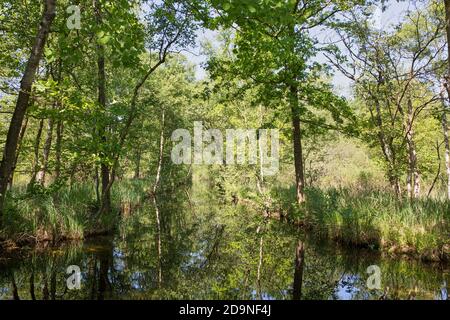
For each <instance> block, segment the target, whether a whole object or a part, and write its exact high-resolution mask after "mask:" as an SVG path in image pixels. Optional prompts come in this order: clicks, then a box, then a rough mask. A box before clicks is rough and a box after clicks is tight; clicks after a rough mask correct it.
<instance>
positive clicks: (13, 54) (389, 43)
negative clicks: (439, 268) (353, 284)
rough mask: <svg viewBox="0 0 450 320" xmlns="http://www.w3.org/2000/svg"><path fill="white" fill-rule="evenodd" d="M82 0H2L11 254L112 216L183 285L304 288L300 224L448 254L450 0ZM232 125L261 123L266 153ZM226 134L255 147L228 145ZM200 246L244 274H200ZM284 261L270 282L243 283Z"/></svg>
mask: <svg viewBox="0 0 450 320" xmlns="http://www.w3.org/2000/svg"><path fill="white" fill-rule="evenodd" d="M72 2H74V1H71V0H39V1H36V0H33V1H31V0H24V1H15V0H14V1H12V0H0V146H1V150H2V153H1V154H2V158H1V162H0V251H1V254H0V259H1V257H2V255H3V254H5V255H6V254H9V253H10V249H17V248H23V247H32V246H34V245H35V246H36V247H40V246H41V245H44V246H45V245H49V244H50V245H54V246H57V245H62V244H63V243H64V242H65V241H66V242H69V240H84V241H87V240H88V238H93V237H97V236H105V235H107V236H109V237H112V238H114V241H116V240H117V239H120V241H119V242H120V245H119V246H120V250H121V251H123V252H127V253H128V254H130V255H132V256H133V255H134V254H136V257H134V256H133V263H135V264H136V265H137V266H139V268H141V266H142V268H150V269H152V272H153V273H152V275H151V277H153V279H154V283H153V284H154V285H156V287H158V289H157V290H167V291H158V292H157V293H155V294H154V295H152V294H150V296H151V297H165V298H166V297H177V298H178V297H189V298H190V297H194V295H192V292H188V291H185V290H184V289H185V288H184V286H193V287H195V283H194V282H195V281H206V282H207V283H208V284H209V285H210V287H209V288H208V289H205V288H200V287H199V288H198V289H199V290H200V291H199V292H201V294H199V295H200V296H201V297H207V298H210V297H218V298H226V297H232V298H239V297H244V298H251V297H258V298H262V297H263V294H264V292H266V293H267V292H269V291H270V295H271V296H275V297H277V298H285V297H286V296H287V295H288V294H287V293H286V292H287V291H286V292H284V291H281V290H285V289H286V288H288V287H289V285H288V282H289V281H291V279H290V278H288V277H287V276H286V275H287V274H288V272H289V271H292V270H291V269H292V265H291V264H290V263H291V262H292V258H293V257H291V255H292V254H291V253H293V252H294V250H297V253H298V255H299V256H296V259H297V261H300V260H302V258H301V254H304V247H303V245H302V244H299V245H298V247H296V245H297V243H298V240H299V239H297V237H298V238H301V240H302V241H303V240H304V241H309V240H310V238H314V240H311V243H315V241H319V240H320V241H322V240H325V239H326V240H333V241H335V242H338V243H340V244H344V245H345V246H348V247H350V248H358V250H360V249H361V248H364V249H369V251H373V252H372V254H374V253H375V254H388V255H389V254H392V255H408V256H409V257H414V258H418V259H417V260H419V259H421V260H423V261H425V260H426V261H433V262H441V263H442V265H444V264H446V263H448V261H449V255H450V138H449V124H448V116H449V114H450V57H449V51H450V50H449V49H450V45H449V40H450V0H423V1H422V0H421V1H412V0H411V1H406V0H405V1H393V0H392V1H387V0H386V1H381V4H380V1H372V0H346V1H341V0H307V1H296V0H285V1H280V0H163V1H152V0H131V1H125V0H122V1H116V0H79V1H75V2H74V3H72ZM72 5H74V6H75V9H74V7H71V8H72V9H73V10H69V11H67V10H66V9H68V8H69V7H70V6H72ZM78 9H79V14H78V11H77V10H78ZM397 11H398V12H399V13H398V14H397V13H396V12H397ZM384 14H386V15H390V16H391V17H392V16H395V18H393V19H391V20H392V21H391V22H390V23H386V24H384V22H385V19H383V18H382V17H381V18H380V15H381V16H383V15H384ZM77 21H79V22H80V24H77V23H76V22H77ZM380 23H381V25H380ZM202 35H203V36H202ZM199 122H201V123H202V125H203V128H202V130H203V131H202V132H203V133H202V136H201V137H200V140H201V141H200V143H201V144H202V146H201V148H198V145H197V143H198V140H196V139H197V138H198V137H196V126H195V125H194V123H199ZM179 129H181V132H183V134H184V135H182V136H181V137H182V138H184V136H188V137H191V138H192V139H191V140H189V143H188V145H189V146H190V147H192V148H191V149H189V148H188V149H189V152H190V154H188V153H186V154H187V156H186V155H185V154H184V153H183V156H184V157H183V159H182V160H183V161H179V162H178V163H177V161H175V160H174V157H175V156H174V154H173V153H174V152H173V150H174V146H178V144H177V143H180V141H177V139H176V138H175V137H174V135H173V134H174V132H178V133H180V130H179ZM211 129H216V130H215V131H211ZM230 129H234V130H237V129H246V130H247V129H248V130H254V131H252V132H254V133H255V136H254V140H255V141H253V142H255V145H253V147H255V146H256V147H258V148H256V147H255V148H253V149H254V151H255V150H256V149H258V150H256V151H255V153H253V155H255V154H257V155H258V156H256V157H255V159H254V158H252V160H254V161H250V160H251V159H250V158H251V155H252V154H251V151H252V150H253V149H252V148H250V147H249V148H247V149H246V150H244V151H243V152H242V153H241V154H239V150H238V148H237V147H236V148H234V147H232V148H229V150H228V147H230V145H231V143H232V142H230V141H228V139H225V138H226V137H227V135H228V134H227V130H230ZM269 129H270V130H271V132H272V133H273V135H272V136H271V137H274V136H276V137H278V138H279V139H278V140H276V139H274V140H270V139H269V140H267V141H270V142H267V143H264V138H267V137H266V136H265V133H267V132H268V131H263V130H269ZM207 130H210V131H207ZM218 132H219V133H218ZM197 135H198V134H197ZM218 137H219V138H218ZM222 138H223V139H222ZM247 138H248V139H247ZM247 138H245V137H244V138H243V142H244V143H247V144H246V146H248V145H249V144H250V143H251V142H252V141H251V140H252V139H251V137H250V136H249V137H247ZM194 140H195V141H194ZM183 141H184V140H183ZM218 141H220V143H218ZM277 142H279V150H278V151H279V152H278V154H277V155H276V156H274V157H275V158H276V159H275V160H276V161H275V160H274V161H273V162H271V164H272V165H274V164H275V163H276V165H277V167H276V169H279V170H278V171H276V172H275V174H272V175H271V174H267V173H266V172H265V171H264V168H265V167H264V166H265V165H267V163H265V162H264V161H263V157H262V156H261V154H264V152H265V151H267V154H269V149H270V151H273V150H274V149H275V146H277ZM210 143H211V144H210ZM211 146H213V147H215V148H210V147H211ZM206 147H209V148H206ZM198 149H201V150H202V152H198ZM263 149H264V151H263ZM205 150H206V151H205ZM211 150H214V152H210V154H209V156H211V155H212V154H213V153H214V156H217V154H220V152H221V151H223V152H222V153H223V154H227V156H228V155H229V156H230V157H231V156H239V155H242V156H245V157H244V158H246V159H244V160H245V161H242V163H234V161H233V162H229V161H228V159H222V158H220V159H218V160H217V158H214V159H215V160H216V161H211V162H213V163H212V164H208V163H206V162H207V161H205V159H206V160H207V159H208V154H207V153H208V151H211ZM191 155H193V156H192V157H191ZM178 156H179V155H178ZM211 158H212V157H211ZM225 158H226V157H225ZM198 159H200V160H201V161H197V160H198ZM199 162H200V163H202V164H200V163H199ZM205 163H206V164H205ZM278 165H279V168H278ZM277 220H278V221H277ZM280 221H282V222H283V223H280ZM240 229H244V230H245V232H240V231H239V230H240ZM277 233H278V235H276V234H277ZM266 234H267V235H269V236H268V237H267V238H270V239H272V240H273V241H272V242H271V243H267V244H264V245H267V246H268V247H269V248H270V249H266V250H271V251H273V255H270V256H269V258H267V260H265V264H266V265H265V267H264V266H263V258H262V257H261V256H262V255H263V254H262V253H261V250H262V247H263V244H262V243H263V242H264V241H263V235H264V237H265V235H266ZM136 238H137V239H138V240H139V241H142V242H146V244H145V245H147V246H148V247H149V248H151V249H152V250H153V253H152V255H151V256H150V257H147V256H145V254H144V253H141V252H137V253H134V252H133V249H134V247H133V246H135V245H136V244H134V242H133V241H135V239H136ZM222 238H226V239H225V240H220V239H222ZM110 240H111V239H110ZM111 241H112V240H111ZM184 241H186V242H184ZM221 241H223V242H224V244H223V245H222V246H221ZM150 242H151V243H150ZM205 243H207V245H205ZM255 244H256V245H255ZM145 245H144V248H139V247H137V248H136V251H145V250H147V249H149V248H147V247H145ZM328 245H330V244H328ZM335 245H336V247H334V246H335ZM114 246H115V244H111V243H109V244H108V248H107V251H108V254H107V255H108V259H111V258H110V256H112V253H111V251H112V250H113V247H114ZM136 246H138V245H136ZM203 246H206V247H203ZM258 246H259V247H258ZM314 246H315V245H312V247H314ZM339 246H340V245H338V244H336V243H334V244H333V245H332V247H333V248H339ZM219 248H220V250H223V251H221V252H220V253H219ZM278 249H279V250H280V252H276V251H277V250H278ZM80 250H81V252H80ZM306 250H308V249H306ZM320 250H321V248H320V246H318V247H317V248H314V249H311V254H310V258H309V259H311V261H315V260H317V261H319V260H321V258H320V257H318V255H320ZM336 250H340V249H336ZM355 250H356V249H355ZM19 251H20V250H19ZM82 251H83V249H76V250H74V252H75V253H74V254H73V257H69V258H67V259H66V260H67V261H69V260H71V259H75V260H76V259H85V254H84V253H83V252H82ZM288 251H289V252H290V253H289V252H288ZM199 252H200V253H199ZM139 254H142V256H140V255H139ZM215 254H217V256H221V255H222V256H221V257H223V258H224V259H225V260H226V261H227V263H225V264H224V265H223V266H220V265H219V264H215V263H214V261H211V259H210V258H213V257H214V256H215ZM277 254H279V255H280V257H278V256H277ZM188 255H192V257H191V258H192V259H193V260H195V255H197V256H201V257H203V258H204V261H196V262H195V268H193V271H192V273H195V272H197V271H199V270H203V269H204V268H207V267H206V265H207V264H209V263H211V265H212V266H211V268H214V274H219V273H221V272H222V273H224V274H226V276H224V278H222V279H220V281H219V280H217V279H216V278H214V279H212V278H211V279H210V278H209V277H208V275H209V274H208V273H207V272H206V273H201V272H200V275H198V278H197V276H193V277H191V278H190V277H188V276H186V275H185V274H184V273H183V270H178V269H181V268H182V266H187V267H186V268H187V269H189V263H191V262H192V261H189V259H188V258H187V256H188ZM205 255H206V258H205V257H204V256H205ZM239 255H241V256H239ZM306 255H308V252H307V253H306ZM164 257H167V259H169V258H170V259H172V260H170V259H169V260H170V261H165V260H164ZM255 257H256V258H255ZM96 258H97V257H96ZM96 258H95V259H96ZM98 258H99V260H101V261H102V262H101V264H102V265H103V267H101V266H100V268H104V265H105V264H107V265H108V266H109V265H110V261H109V260H108V259H106V258H104V256H103V255H102V256H101V258H100V257H98ZM146 258H148V259H150V261H151V263H150V264H146V262H143V261H140V259H146ZM278 258H279V259H280V261H282V263H281V264H280V266H277V263H276V262H277V259H278ZM89 259H90V258H89ZM89 259H88V260H89ZM95 259H94V261H95V262H94V265H95V268H97V260H95ZM333 259H336V260H339V257H334V258H333ZM63 260H64V259H63ZM66 260H64V261H66ZM0 261H1V260H0ZM83 261H84V260H83ZM108 261H109V262H108ZM322 262H323V261H321V262H320V263H322ZM335 262H336V261H333V263H335ZM203 263H204V265H203ZM417 263H419V261H417ZM166 264H167V265H168V266H169V267H170V268H169V269H168V270H169V271H167V272H168V273H170V276H168V275H167V274H166V275H164V272H166V271H163V270H164V267H166ZM240 264H242V266H244V267H242V266H241V265H240ZM298 264H299V265H301V268H303V262H302V263H300V262H298ZM327 264H328V262H326V263H323V264H322V265H327ZM233 265H240V267H239V268H237V269H236V271H235V273H228V271H227V270H228V269H232V266H233ZM95 268H94V269H95ZM264 268H266V269H264ZM308 268H310V270H311V269H314V266H309V267H308ZM131 269H133V266H132V267H130V270H128V271H127V272H130V273H131V272H132V271H133V270H131ZM263 269H264V270H263ZM269 269H270V270H271V272H273V274H276V275H278V276H279V277H280V279H277V280H274V281H273V283H270V284H268V285H267V286H268V287H269V288H270V290H268V289H267V290H265V291H264V290H263V289H262V288H261V286H259V287H258V286H257V287H258V288H255V287H254V286H253V284H252V285H249V284H247V283H246V284H243V283H244V282H245V281H247V280H245V279H254V278H255V277H257V278H258V281H259V280H261V279H260V278H261V275H262V274H264V275H263V276H262V277H267V278H270V276H269V271H268V270H269ZM298 269H300V267H298V268H297V269H296V270H295V272H296V274H297V276H298V274H301V272H303V269H302V270H301V272H300V270H298ZM189 270H190V269H189ZM102 271H104V269H102ZM143 272H144V271H143ZM145 272H148V270H147V269H146V270H145ZM93 274H94V276H95V272H94V273H93ZM191 275H192V274H191ZM315 276H316V275H315V274H313V275H311V274H308V275H306V277H307V278H308V277H311V278H310V279H313V277H315ZM164 277H167V278H171V277H173V278H175V279H177V281H179V282H177V283H176V284H174V285H173V286H167V287H164V281H163V280H164ZM333 277H334V278H336V275H333ZM300 278H301V277H300ZM334 278H333V279H334ZM43 279H44V278H43ZM277 281H279V282H277ZM308 281H313V280H308ZM335 281H338V280H335ZM119 282H120V281H119ZM268 282H270V281H268ZM436 282H437V281H434V280H433V283H436ZM0 283H1V277H0ZM193 283H194V284H193ZM128 284H129V283H128ZM197 285H198V286H199V284H197ZM327 286H330V284H329V283H326V284H324V286H323V287H321V286H319V288H316V289H314V290H317V292H316V291H315V292H308V291H306V293H304V294H306V295H307V296H308V295H309V296H310V297H321V298H326V297H329V295H328V293H329V292H330V291H329V290H328V289H329V288H328V287H327ZM238 287H239V288H241V289H242V291H239V292H237V291H236V292H233V289H232V288H238ZM274 287H278V289H279V290H278V289H273V288H274ZM249 288H252V289H254V290H253V291H255V292H256V293H254V292H252V293H251V294H249V292H248V290H247V289H249ZM300 288H301V286H300ZM296 289H298V288H297V287H296ZM177 290H178V291H177ZM202 290H203V291H202ZM205 290H206V291H205ZM277 290H278V291H277ZM286 290H287V289H286ZM289 290H290V288H289ZM311 290H312V289H311ZM320 290H323V292H326V293H327V294H323V295H321V294H320V292H319V291H320ZM327 290H328V291H327ZM294 291H296V292H295V293H293V295H294V296H296V297H299V296H301V294H300V293H299V292H298V290H294ZM161 292H163V293H161ZM280 292H281V293H280ZM318 292H319V293H318ZM378 293H379V294H381V293H380V292H378ZM289 295H290V293H289ZM401 295H402V297H405V294H404V293H402V294H401Z"/></svg>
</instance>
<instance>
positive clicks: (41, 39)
mask: <svg viewBox="0 0 450 320" xmlns="http://www.w3.org/2000/svg"><path fill="white" fill-rule="evenodd" d="M55 10H56V1H55V0H45V1H44V11H43V15H42V19H41V23H40V26H39V30H38V33H37V35H36V38H35V41H34V44H33V48H32V49H31V54H30V57H29V59H28V61H27V65H26V68H25V72H24V74H23V76H22V80H21V81H20V90H19V96H18V97H17V102H16V107H15V109H14V113H13V116H12V118H11V122H10V124H9V129H8V134H7V136H6V142H5V148H4V151H3V158H2V162H1V164H0V225H1V223H2V220H3V219H2V214H3V206H4V201H5V192H6V189H7V186H8V180H9V178H10V176H11V171H12V170H13V164H14V160H15V158H16V151H17V143H18V138H19V134H20V128H21V127H22V122H23V118H24V116H25V113H26V110H27V107H28V102H29V99H30V93H31V87H32V85H33V82H34V77H35V74H36V69H37V68H38V66H39V61H40V60H41V56H42V52H43V49H44V46H45V42H46V40H47V36H48V33H49V31H50V26H51V24H52V22H53V19H54V18H55Z"/></svg>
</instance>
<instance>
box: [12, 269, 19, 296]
mask: <svg viewBox="0 0 450 320" xmlns="http://www.w3.org/2000/svg"><path fill="white" fill-rule="evenodd" d="M11 287H12V294H13V299H14V300H20V297H19V290H18V289H17V283H16V278H15V277H14V272H11Z"/></svg>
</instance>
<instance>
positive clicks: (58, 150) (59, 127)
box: [55, 120, 64, 181]
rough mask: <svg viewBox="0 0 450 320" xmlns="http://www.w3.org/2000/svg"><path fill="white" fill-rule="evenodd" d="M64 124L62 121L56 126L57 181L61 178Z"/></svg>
mask: <svg viewBox="0 0 450 320" xmlns="http://www.w3.org/2000/svg"><path fill="white" fill-rule="evenodd" d="M63 130H64V124H63V121H62V120H58V122H57V124H56V141H55V158H56V159H55V160H56V161H55V180H56V181H57V180H59V178H60V177H61V148H62V137H63Z"/></svg>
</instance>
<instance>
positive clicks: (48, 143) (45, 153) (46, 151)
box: [36, 118, 54, 185]
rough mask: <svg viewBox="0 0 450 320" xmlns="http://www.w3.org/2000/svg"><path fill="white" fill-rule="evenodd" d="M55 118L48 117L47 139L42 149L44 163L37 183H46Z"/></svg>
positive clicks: (38, 174)
mask: <svg viewBox="0 0 450 320" xmlns="http://www.w3.org/2000/svg"><path fill="white" fill-rule="evenodd" d="M53 123H54V122H53V119H51V118H50V119H48V122H47V137H46V139H45V143H44V147H43V149H42V163H41V166H40V168H39V171H38V173H37V176H36V181H37V183H39V184H41V185H45V174H46V172H47V168H48V159H49V156H50V149H51V147H52V138H53Z"/></svg>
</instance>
